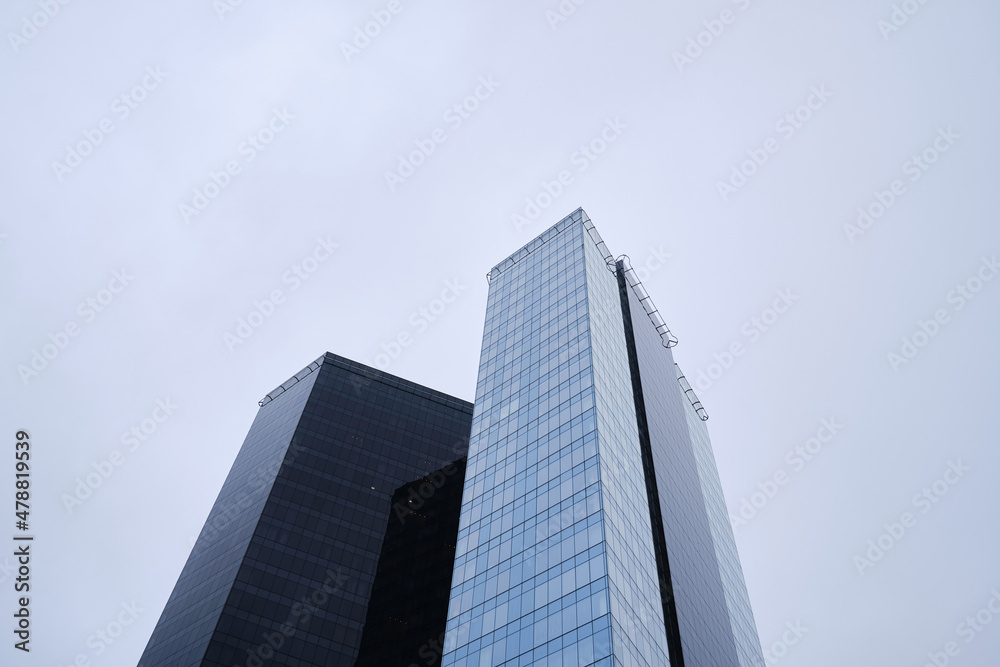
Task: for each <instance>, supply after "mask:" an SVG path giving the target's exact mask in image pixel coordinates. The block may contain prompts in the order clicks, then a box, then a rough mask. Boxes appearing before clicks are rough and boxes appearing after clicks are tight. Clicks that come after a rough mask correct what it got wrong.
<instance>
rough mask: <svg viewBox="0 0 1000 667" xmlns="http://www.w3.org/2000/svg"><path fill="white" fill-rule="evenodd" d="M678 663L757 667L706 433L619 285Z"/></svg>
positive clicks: (668, 359) (633, 301) (668, 357)
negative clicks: (632, 355) (625, 307)
mask: <svg viewBox="0 0 1000 667" xmlns="http://www.w3.org/2000/svg"><path fill="white" fill-rule="evenodd" d="M625 291H626V293H627V299H628V311H630V312H631V324H632V326H631V327H629V329H630V332H631V333H632V334H633V335H634V347H635V353H636V359H637V363H638V369H637V370H638V373H639V378H640V381H641V399H639V398H638V397H637V400H641V401H642V405H641V406H640V409H641V410H642V411H643V413H644V415H645V417H646V420H647V424H648V435H649V439H650V449H651V454H652V463H653V470H654V474H655V479H656V489H657V495H658V499H659V505H660V514H661V516H662V523H663V532H664V538H665V543H666V550H667V560H669V570H670V587H669V589H668V591H669V592H670V594H671V595H672V598H671V599H669V600H668V602H669V603H671V604H673V605H674V609H675V611H676V618H677V624H678V628H679V634H680V643H681V648H682V652H683V658H684V664H685V665H688V666H689V667H691V666H694V665H713V666H724V667H763V666H764V659H763V655H762V654H761V650H760V642H759V639H758V636H757V628H756V625H755V623H754V619H753V612H752V610H751V608H750V600H749V597H748V596H747V592H746V585H745V583H744V581H743V572H742V569H741V568H740V563H739V555H738V553H737V551H736V542H735V539H734V538H733V533H732V529H731V527H730V524H729V518H728V513H727V511H726V505H725V498H724V496H723V493H722V486H721V484H720V482H719V474H718V471H717V469H716V466H715V457H714V455H713V454H712V446H711V443H710V442H709V439H708V430H707V427H706V424H705V422H703V421H702V420H701V419H700V418H699V417H698V415H697V413H696V412H695V410H694V408H693V407H692V406H691V403H690V401H689V400H688V399H687V398H686V397H685V396H684V395H683V394H682V392H681V388H680V385H679V384H678V382H677V370H676V366H675V364H674V358H673V353H672V351H671V350H670V349H667V348H664V347H663V344H662V341H661V339H660V336H659V334H658V333H657V332H656V330H655V328H654V327H653V325H652V323H651V322H650V321H649V318H648V317H647V316H646V314H645V312H644V310H643V308H642V305H641V304H640V303H639V300H638V297H637V296H636V294H635V292H634V291H633V290H632V289H629V288H626V290H625Z"/></svg>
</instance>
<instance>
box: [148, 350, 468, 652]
mask: <svg viewBox="0 0 1000 667" xmlns="http://www.w3.org/2000/svg"><path fill="white" fill-rule="evenodd" d="M471 418H472V406H471V405H470V404H469V403H467V402H465V401H460V400H458V399H455V398H452V397H450V396H447V395H445V394H442V393H440V392H437V391H433V390H431V389H427V388H425V387H422V386H420V385H417V384H414V383H412V382H408V381H406V380H402V379H400V378H397V377H395V376H392V375H389V374H387V373H383V372H382V371H378V370H375V369H373V368H369V367H367V366H363V365H361V364H357V363H355V362H353V361H350V360H348V359H344V358H342V357H338V356H336V355H333V354H330V353H327V354H326V355H324V356H323V357H320V358H319V359H317V360H316V361H314V362H313V363H311V364H309V366H307V367H306V368H304V369H303V370H302V371H301V372H299V373H297V374H296V375H295V376H294V377H292V378H290V379H289V380H288V381H287V382H285V383H284V384H283V385H281V386H280V387H278V388H277V389H275V390H274V391H272V392H271V393H270V394H268V395H267V396H266V397H264V399H262V400H261V401H260V409H259V411H258V413H257V417H256V418H255V419H254V422H253V425H252V426H251V427H250V432H249V433H248V434H247V437H246V440H245V441H244V443H243V447H242V448H241V449H240V452H239V454H238V456H237V458H236V462H235V463H234V464H233V467H232V470H231V471H230V473H229V476H228V477H227V479H226V481H225V483H224V484H223V487H222V491H221V492H220V493H219V497H218V499H217V500H216V502H215V505H214V506H213V507H212V510H211V512H210V514H209V516H208V520H207V521H206V523H205V527H204V528H203V530H202V532H201V534H200V535H199V537H198V539H197V541H196V542H195V545H194V548H193V549H192V552H191V555H190V556H189V557H188V561H187V563H186V564H185V566H184V569H183V570H182V572H181V575H180V578H179V579H178V581H177V584H176V585H175V587H174V590H173V593H172V594H171V595H170V598H169V600H168V601H167V604H166V608H165V609H164V611H163V614H162V615H161V617H160V619H159V621H158V622H157V625H156V628H155V629H154V631H153V635H152V637H151V638H150V640H149V643H148V644H147V646H146V650H145V652H144V653H143V655H142V658H141V660H140V662H139V664H140V665H142V667H154V666H157V665H163V666H169V667H184V666H189V665H190V666H194V665H206V666H207V665H213V666H216V665H217V666H220V667H222V666H224V667H233V666H234V665H240V666H243V665H245V666H246V667H258V666H259V665H263V664H271V665H296V666H303V665H324V666H336V667H350V666H353V665H354V664H355V661H357V660H358V659H359V650H360V647H361V638H362V629H363V626H364V624H365V619H366V616H367V613H368V607H369V601H370V600H372V599H373V598H372V590H373V587H374V588H375V590H376V592H377V591H379V590H383V591H384V590H386V589H387V588H389V589H391V584H392V581H391V580H390V581H389V585H388V586H386V585H378V577H377V576H376V573H377V568H378V563H379V557H380V554H381V552H382V547H383V542H384V541H385V540H386V535H387V534H388V535H389V538H388V539H389V541H390V542H391V543H392V545H393V546H394V547H395V548H396V549H397V550H398V549H399V548H400V547H402V548H406V547H407V546H408V545H412V543H413V540H414V539H416V537H415V531H414V529H413V528H412V527H413V526H418V524H419V525H422V526H423V527H424V528H425V529H428V530H429V531H430V533H431V536H430V537H429V538H428V539H426V540H420V545H421V546H422V547H425V553H424V556H425V557H424V558H423V559H422V561H421V564H422V568H421V569H420V570H419V571H418V573H417V574H418V575H419V577H420V579H419V580H418V581H417V582H416V583H415V584H414V585H415V586H416V589H417V590H427V589H428V588H430V589H432V590H434V589H436V597H435V595H428V596H427V597H426V598H425V599H423V600H422V601H423V603H424V604H423V605H422V606H420V607H419V608H417V607H413V606H410V607H406V606H405V605H403V604H402V603H403V602H405V599H404V598H394V597H393V596H391V595H389V596H386V595H385V594H382V595H381V596H379V595H376V596H375V598H374V599H375V600H376V602H377V605H378V610H380V611H381V613H382V615H381V616H378V617H377V618H378V619H382V621H384V620H385V619H386V618H387V617H388V616H389V615H392V617H393V618H394V619H395V623H396V624H401V626H400V627H399V628H396V627H395V626H394V627H389V624H387V623H385V622H382V623H381V625H380V624H379V622H376V623H375V624H373V627H372V629H371V631H370V634H371V635H372V636H373V637H375V638H376V639H378V638H379V637H386V636H390V635H391V633H392V632H393V631H396V630H401V633H400V634H401V636H407V637H409V636H411V635H413V633H414V632H416V633H417V635H418V636H419V634H420V633H421V632H424V631H432V630H433V631H434V632H436V633H438V634H440V633H442V632H443V623H444V618H445V611H446V609H447V586H448V583H447V582H448V580H449V579H450V575H451V562H452V552H451V551H449V549H453V547H454V539H455V531H456V530H457V508H458V504H459V501H458V499H459V498H460V496H461V476H462V471H463V470H464V466H463V463H464V462H463V461H462V460H461V459H462V457H464V456H465V454H466V451H467V448H468V434H469V427H470V421H471ZM456 460H458V462H457V463H453V462H456ZM434 471H438V474H439V475H441V477H440V479H441V483H440V484H436V483H435V482H437V480H438V479H439V478H438V477H435V476H434V475H433V474H431V473H433V472H434ZM429 474H431V477H430V483H431V486H430V487H426V486H420V484H421V483H423V482H425V481H426V480H425V479H421V478H425V476H427V475H429ZM414 480H416V481H417V487H416V488H417V491H416V493H417V496H416V499H417V500H418V501H423V505H421V507H418V508H417V509H416V510H413V509H411V508H412V507H413V506H414V505H417V504H420V503H417V502H414V503H410V502H408V501H409V500H410V499H409V498H408V497H407V495H406V494H405V493H404V494H403V498H402V499H401V498H400V497H399V492H400V490H401V487H403V489H404V490H409V489H410V487H408V486H406V485H407V483H410V482H413V481H414ZM456 480H457V482H456ZM401 502H405V503H406V507H405V511H404V508H402V507H399V504H400V503H401ZM394 503H395V504H396V511H394V509H393V508H394ZM449 508H450V509H449ZM414 514H419V517H418V518H413V517H412V516H411V515H414ZM396 522H398V525H397V523H396ZM387 526H388V529H387ZM449 531H450V534H449ZM387 558H388V560H387V561H386V562H387V563H389V564H391V563H392V559H393V556H392V554H391V553H389V554H388V555H387ZM397 560H398V558H397ZM383 571H385V572H386V573H385V574H384V575H380V576H384V577H389V578H390V579H391V577H392V576H393V572H392V568H391V567H389V568H388V570H386V569H385V568H383ZM421 587H423V588H421ZM408 624H412V625H413V628H415V629H411V631H410V632H409V634H407V632H406V626H407V625H408ZM377 645H378V644H377V642H375V643H374V644H373V646H376V647H377ZM419 648H420V647H419V646H418V647H416V650H419ZM439 655H440V652H439ZM418 659H419V657H418V655H417V654H416V652H415V653H414V654H413V656H412V660H413V661H416V660H418ZM408 663H409V661H407V663H404V664H408ZM368 664H370V663H368ZM425 664H426V663H425Z"/></svg>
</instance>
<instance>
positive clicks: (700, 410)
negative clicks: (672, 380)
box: [674, 362, 708, 421]
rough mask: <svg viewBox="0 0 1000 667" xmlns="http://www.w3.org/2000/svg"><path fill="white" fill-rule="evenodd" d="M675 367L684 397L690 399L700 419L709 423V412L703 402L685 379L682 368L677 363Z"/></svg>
mask: <svg viewBox="0 0 1000 667" xmlns="http://www.w3.org/2000/svg"><path fill="white" fill-rule="evenodd" d="M674 367H676V368H677V381H678V382H680V383H681V389H683V390H684V395H685V396H687V397H688V400H689V401H691V407H692V408H694V411H695V412H696V413H697V414H698V417H699V418H701V420H702V421H708V411H707V410H705V407H704V406H703V405H702V404H701V401H699V400H698V395H697V394H695V393H694V389H692V388H691V383H690V382H688V381H687V378H686V377H684V373H682V372H681V367H680V366H678V365H677V362H674Z"/></svg>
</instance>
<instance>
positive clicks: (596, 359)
mask: <svg viewBox="0 0 1000 667" xmlns="http://www.w3.org/2000/svg"><path fill="white" fill-rule="evenodd" d="M584 215H585V214H584V213H583V212H582V211H579V210H578V211H576V212H575V213H574V214H573V215H571V216H569V217H567V218H566V219H564V220H563V221H561V222H560V223H558V224H557V225H555V226H554V227H553V228H551V229H549V230H547V231H546V232H545V233H543V234H542V235H541V236H540V237H539V238H538V239H535V240H534V241H532V242H531V243H529V244H528V245H527V246H525V248H523V249H522V250H520V251H518V252H517V253H515V254H514V255H512V256H511V257H510V258H508V259H507V260H505V261H504V262H502V263H501V264H500V265H498V266H497V267H496V268H495V269H494V270H493V271H492V272H491V273H490V290H489V301H488V305H487V312H486V325H485V329H484V334H483V351H482V356H481V359H480V368H479V376H478V383H477V390H476V408H475V414H474V417H473V426H472V438H471V441H470V450H469V459H468V461H469V462H468V470H467V476H466V481H465V491H464V495H463V502H462V515H461V519H460V527H459V539H458V545H457V549H456V558H455V573H454V576H453V580H452V592H451V602H450V605H449V611H448V635H447V639H446V653H445V656H444V660H443V663H442V664H443V665H454V666H456V667H472V666H475V667H481V666H485V665H505V666H515V665H536V664H537V665H567V666H569V665H572V666H573V667H577V666H581V665H592V664H596V665H612V664H620V665H628V666H629V667H631V666H633V665H636V666H638V665H664V664H667V660H666V637H665V633H664V629H663V618H662V612H661V607H660V603H659V596H658V591H657V589H656V588H655V586H651V585H650V582H653V583H654V584H655V581H656V565H655V559H654V553H653V545H652V538H651V530H650V519H649V513H648V510H647V511H645V512H643V511H642V507H643V506H645V503H646V500H645V489H644V488H643V487H642V486H638V487H636V486H635V485H634V484H633V483H631V482H630V479H629V478H630V477H632V476H634V475H638V479H640V480H641V479H642V462H641V453H640V449H639V444H638V436H637V429H636V421H635V409H634V403H632V402H631V398H630V397H631V385H630V375H629V367H628V360H627V356H626V347H625V339H624V333H623V326H622V319H621V307H620V305H619V303H618V299H619V296H618V291H617V282H616V279H615V277H614V275H613V273H611V272H610V271H609V270H608V269H607V267H606V266H605V262H604V258H603V257H602V255H601V253H600V252H599V251H598V250H597V247H596V245H595V244H594V241H593V240H592V239H591V238H590V237H589V235H588V234H587V232H586V231H585V230H584V227H583V220H584ZM637 500H641V504H638V506H637Z"/></svg>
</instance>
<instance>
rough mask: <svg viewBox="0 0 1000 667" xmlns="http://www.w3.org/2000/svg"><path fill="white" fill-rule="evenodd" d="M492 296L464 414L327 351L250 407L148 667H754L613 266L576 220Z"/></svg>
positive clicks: (663, 343) (620, 273)
mask: <svg viewBox="0 0 1000 667" xmlns="http://www.w3.org/2000/svg"><path fill="white" fill-rule="evenodd" d="M488 278H489V298H488V303H487V310H486V323H485V327H484V332H483V346H482V354H481V358H480V363H479V372H478V380H477V385H476V396H475V404H474V406H473V404H470V403H467V402H464V401H461V400H458V399H455V398H452V397H450V396H447V395H445V394H442V393H440V392H436V391H433V390H430V389H427V388H425V387H421V386H420V385H417V384H414V383H412V382H408V381H406V380H402V379H400V378H397V377H395V376H392V375H389V374H387V373H384V372H381V371H378V370H375V369H372V368H369V367H367V366H363V365H361V364H357V363H355V362H353V361H350V360H347V359H344V358H342V357H338V356H336V355H333V354H330V353H327V354H326V355H324V356H323V357H321V358H319V359H317V360H316V361H315V362H313V363H312V364H310V365H309V366H307V367H306V368H305V369H303V370H302V371H301V372H300V373H298V374H296V375H295V376H294V377H292V378H291V379H290V380H289V381H288V382H286V383H285V384H283V385H282V386H281V387H279V388H278V389H276V390H275V391H273V392H271V393H270V394H268V395H267V396H266V397H265V398H264V399H263V400H261V401H260V406H261V407H260V410H259V411H258V414H257V417H256V419H255V420H254V423H253V425H252V426H251V428H250V432H249V434H248V435H247V437H246V440H245V442H244V444H243V447H242V449H241V450H240V452H239V455H238V456H237V459H236V462H235V463H234V465H233V468H232V470H231V472H230V474H229V477H228V478H227V479H226V482H225V484H224V485H223V488H222V491H221V493H220V494H219V497H218V499H217V500H216V503H215V505H214V507H213V508H212V510H211V513H210V514H209V517H208V520H207V521H206V524H205V527H204V529H203V530H202V532H201V535H200V536H199V537H198V540H197V542H196V543H195V545H194V548H193V550H192V552H191V555H190V557H189V558H188V562H187V564H186V565H185V567H184V569H183V571H182V572H181V575H180V578H179V580H178V582H177V584H176V586H175V588H174V591H173V593H172V594H171V596H170V598H169V600H168V601H167V605H166V608H165V609H164V611H163V614H162V616H161V618H160V620H159V622H158V623H157V625H156V628H155V629H154V631H153V635H152V637H151V639H150V640H149V644H148V645H147V647H146V651H145V653H144V654H143V656H142V660H141V662H140V663H139V664H140V667H154V666H160V665H164V666H167V665H169V666H170V667H178V666H181V667H186V666H192V667H193V666H195V665H211V666H215V667H244V666H245V667H262V666H263V665H265V664H269V665H289V666H294V667H306V666H308V667H314V666H333V667H437V666H438V665H444V666H446V667H525V666H527V665H544V666H545V667H584V666H589V665H598V666H600V667H660V666H663V665H670V666H672V667H763V665H764V660H763V656H762V652H761V649H760V644H759V640H758V637H757V630H756V626H755V624H754V619H753V612H752V610H751V608H750V602H749V598H748V596H747V591H746V585H745V583H744V581H743V574H742V570H741V568H740V563H739V556H738V554H737V551H736V544H735V540H734V538H733V533H732V530H731V528H730V524H729V520H728V513H727V511H726V505H725V500H724V498H723V494H722V488H721V485H720V482H719V475H718V471H717V470H716V466H715V458H714V455H713V453H712V447H711V444H710V442H709V439H708V431H707V429H706V426H705V420H706V419H707V418H708V415H707V413H706V412H705V409H704V407H703V406H702V405H701V403H700V402H699V401H698V399H697V397H696V396H695V393H694V391H693V390H692V389H691V386H690V384H688V382H687V380H686V379H685V378H684V376H683V374H682V373H681V372H680V369H679V367H678V366H677V364H676V363H675V362H674V358H673V352H672V347H673V346H674V344H676V342H677V339H676V338H674V337H673V335H672V334H671V333H670V331H669V329H668V328H667V326H666V324H665V323H664V322H663V320H662V318H661V317H660V315H659V313H658V312H657V311H656V308H655V307H654V306H653V304H652V300H651V299H650V298H649V295H648V294H647V293H646V292H645V290H644V288H643V286H642V285H641V283H640V282H639V281H638V279H637V277H636V274H635V272H634V271H632V270H631V268H630V266H629V263H628V259H627V257H625V256H621V257H619V258H617V259H615V258H614V257H612V255H611V253H610V252H609V251H608V249H607V247H606V245H605V244H604V242H603V241H602V240H601V237H600V235H599V234H598V232H597V230H596V229H595V228H594V225H593V224H592V223H591V221H590V219H589V218H588V217H587V214H586V213H584V212H583V210H582V209H577V210H576V211H574V212H573V213H572V214H570V215H569V216H567V217H566V218H564V219H563V220H561V221H559V222H558V223H557V224H556V225H554V226H553V227H551V228H549V229H548V230H546V231H545V232H544V233H542V234H541V235H540V236H538V237H537V238H535V239H534V240H532V241H531V242H529V243H528V244H527V245H525V246H524V247H523V248H521V249H520V250H518V251H517V252H515V253H514V254H513V255H511V256H510V257H508V258H507V259H505V260H504V261H503V262H501V263H500V264H498V265H497V266H495V267H494V268H493V269H492V270H491V271H490V273H489V274H488ZM473 408H474V409H473Z"/></svg>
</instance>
